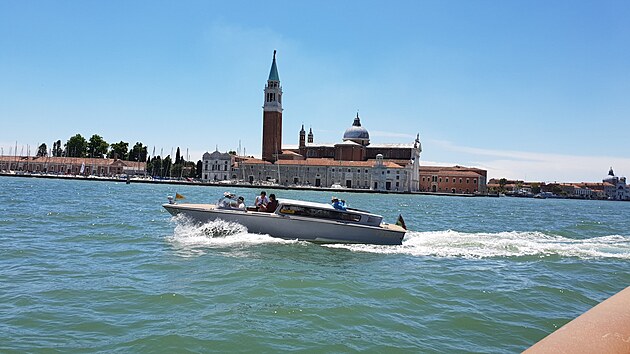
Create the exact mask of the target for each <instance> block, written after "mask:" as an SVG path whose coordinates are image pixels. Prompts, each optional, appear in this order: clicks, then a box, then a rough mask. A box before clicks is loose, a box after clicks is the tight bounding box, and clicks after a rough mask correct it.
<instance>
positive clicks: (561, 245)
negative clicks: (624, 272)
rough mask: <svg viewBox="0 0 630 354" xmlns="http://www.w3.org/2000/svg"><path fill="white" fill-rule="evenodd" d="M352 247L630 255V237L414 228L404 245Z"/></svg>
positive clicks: (434, 252) (481, 254)
mask: <svg viewBox="0 0 630 354" xmlns="http://www.w3.org/2000/svg"><path fill="white" fill-rule="evenodd" d="M326 247H336V248H346V249H349V250H352V251H359V252H370V253H383V254H407V255H412V256H434V257H452V258H455V257H457V258H490V257H537V258H544V257H551V256H559V257H577V258H582V259H594V258H615V259H630V237H629V236H620V235H611V236H603V237H594V238H589V239H571V238H566V237H562V236H557V235H548V234H544V233H541V232H517V231H512V232H499V233H465V232H457V231H452V230H447V231H435V232H414V231H410V232H408V233H407V234H406V235H405V238H404V239H403V244H402V245H400V246H376V245H342V244H334V245H327V246H326Z"/></svg>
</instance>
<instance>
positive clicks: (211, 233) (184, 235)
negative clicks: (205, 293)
mask: <svg viewBox="0 0 630 354" xmlns="http://www.w3.org/2000/svg"><path fill="white" fill-rule="evenodd" d="M172 220H173V221H174V222H175V223H176V225H175V230H174V232H173V235H172V236H168V237H166V240H167V241H168V242H170V243H171V244H172V245H173V247H175V248H176V249H178V250H180V251H183V253H184V254H185V255H198V254H203V253H205V251H204V249H207V248H217V247H228V248H229V247H232V248H233V247H244V246H249V245H259V244H266V243H295V242H296V241H294V240H283V239H279V238H275V237H271V236H269V235H260V234H250V233H248V232H247V228H246V227H245V226H243V225H241V224H238V223H235V222H228V221H224V220H215V221H210V222H207V223H205V224H201V225H200V224H198V223H195V222H193V221H191V220H190V219H187V218H186V217H184V216H182V215H178V216H176V217H173V218H172Z"/></svg>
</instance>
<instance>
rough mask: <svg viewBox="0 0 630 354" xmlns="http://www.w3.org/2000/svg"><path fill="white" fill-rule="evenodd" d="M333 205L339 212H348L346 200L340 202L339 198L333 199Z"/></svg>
mask: <svg viewBox="0 0 630 354" xmlns="http://www.w3.org/2000/svg"><path fill="white" fill-rule="evenodd" d="M331 204H332V206H333V208H335V209H337V210H346V201H345V200H339V198H337V197H332V200H331Z"/></svg>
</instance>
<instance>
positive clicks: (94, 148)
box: [88, 134, 109, 157]
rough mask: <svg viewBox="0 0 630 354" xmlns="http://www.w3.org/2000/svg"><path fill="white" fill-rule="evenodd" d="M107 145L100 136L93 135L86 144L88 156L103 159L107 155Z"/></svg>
mask: <svg viewBox="0 0 630 354" xmlns="http://www.w3.org/2000/svg"><path fill="white" fill-rule="evenodd" d="M107 149H109V144H108V143H107V142H106V141H105V140H103V138H102V137H101V136H100V135H97V134H94V135H92V137H91V138H90V141H89V142H88V156H90V157H103V155H105V154H107Z"/></svg>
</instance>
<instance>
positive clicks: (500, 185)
mask: <svg viewBox="0 0 630 354" xmlns="http://www.w3.org/2000/svg"><path fill="white" fill-rule="evenodd" d="M507 182H508V181H507V179H505V178H501V179H500V180H499V187H501V191H504V190H505V185H506V184H507Z"/></svg>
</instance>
